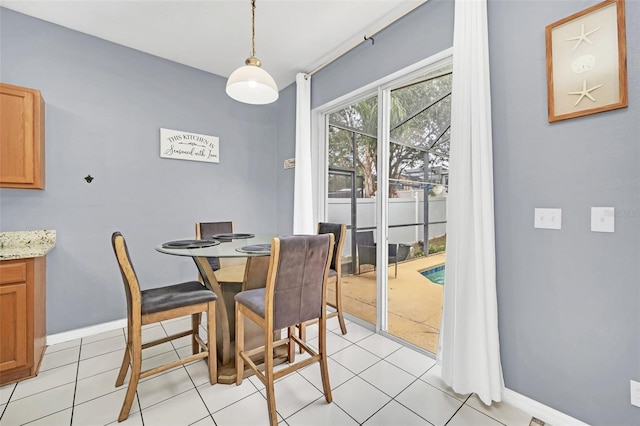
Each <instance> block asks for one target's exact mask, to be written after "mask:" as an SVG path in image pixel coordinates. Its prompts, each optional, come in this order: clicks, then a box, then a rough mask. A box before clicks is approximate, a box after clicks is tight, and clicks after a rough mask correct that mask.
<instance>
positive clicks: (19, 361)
mask: <svg viewBox="0 0 640 426" xmlns="http://www.w3.org/2000/svg"><path fill="white" fill-rule="evenodd" d="M27 321H28V318H27V284H26V283H21V284H9V285H2V286H0V336H1V339H2V341H1V342H0V371H6V370H10V369H12V368H16V367H22V366H26V365H27Z"/></svg>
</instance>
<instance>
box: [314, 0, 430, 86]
mask: <svg viewBox="0 0 640 426" xmlns="http://www.w3.org/2000/svg"><path fill="white" fill-rule="evenodd" d="M427 1H429V0H420V1H418V3H417V4H415V5H413V6H411V7H410V8H409V9H407V10H406V11H405V12H404V13H403V14H402V15H400V16H398V17H397V18H395V19H394V20H392V21H390V22H387V23H386V24H384V25H382V26H381V27H379V28H378V29H377V30H375V31H373V32H372V33H371V34H370V35H366V34H365V36H364V38H363V39H362V40H359V41H358V42H356V43H354V44H353V45H352V46H350V47H348V48H347V49H345V50H343V51H342V52H340V53H339V54H337V55H335V56H334V57H333V58H331V59H329V60H328V61H326V62H324V63H322V64H321V65H319V66H317V67H315V68H314V69H312V70H311V71H309V72H308V73H306V74H305V79H306V78H308V77H310V76H312V75H313V74H315V73H317V72H318V71H320V70H321V69H323V68H324V67H326V66H327V65H329V64H331V63H332V62H334V61H336V60H337V59H339V58H341V57H342V56H344V55H345V54H347V53H348V52H350V51H351V50H353V49H355V48H356V47H358V46H359V45H360V44H361V43H363V42H365V41H367V40H371V43H375V40H374V38H373V37H374V36H375V35H376V34H378V33H379V32H380V31H382V30H384V29H385V28H387V27H388V26H390V25H391V24H393V23H395V22H397V21H399V20H400V19H402V18H404V17H405V16H407V15H408V14H409V13H411V12H413V11H414V10H416V9H417V8H418V7H420V6H422V5H423V4H425V3H426V2H427Z"/></svg>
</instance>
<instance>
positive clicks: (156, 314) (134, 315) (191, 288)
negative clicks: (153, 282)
mask: <svg viewBox="0 0 640 426" xmlns="http://www.w3.org/2000/svg"><path fill="white" fill-rule="evenodd" d="M111 244H112V245H113V251H114V252H115V255H116V260H117V261H118V266H119V268H120V273H121V274H122V280H123V282H124V290H125V295H126V298H127V345H126V348H125V351H124V358H123V359H122V365H121V366H120V372H119V374H118V378H117V379H116V386H117V387H118V386H121V385H122V384H123V383H124V379H125V377H126V375H127V371H128V370H129V366H131V377H130V378H129V385H128V387H127V392H126V394H125V398H124V402H123V404H122V408H121V410H120V415H119V416H118V421H120V422H121V421H123V420H125V419H127V417H129V411H130V410H131V404H132V403H133V399H134V397H135V395H136V389H137V387H138V381H139V380H140V379H144V378H145V377H148V376H151V375H153V374H157V373H160V372H162V371H166V370H169V369H171V368H175V367H177V366H179V365H183V364H188V363H190V362H193V361H196V360H198V359H202V358H206V359H207V362H208V364H209V382H210V383H211V384H215V383H216V382H217V380H218V373H217V371H218V370H217V365H218V362H217V356H216V323H215V317H216V309H215V308H216V299H217V297H216V294H215V293H214V292H213V291H212V290H211V289H209V288H207V287H205V286H204V285H203V284H202V283H200V282H198V281H188V282H183V283H179V284H173V285H168V286H165V287H157V288H151V289H148V290H140V284H139V282H138V277H137V276H136V272H135V270H134V269H133V265H132V263H131V259H130V257H129V250H128V249H127V243H126V241H125V239H124V237H123V236H122V234H121V233H120V232H114V233H113V235H112V236H111ZM202 312H206V314H207V342H206V343H205V342H204V341H203V340H202V338H201V337H200V334H199V330H200V317H201V313H202ZM186 315H191V328H190V329H189V330H186V331H183V332H181V333H177V334H173V335H171V336H168V337H163V338H161V339H157V340H153V341H151V342H147V343H145V344H142V326H143V325H146V324H152V323H156V322H159V321H164V320H168V319H172V318H178V317H182V316H186ZM184 336H191V347H192V355H191V356H188V357H185V358H183V359H179V360H176V361H173V362H170V363H168V364H164V365H161V366H156V367H154V368H151V369H149V370H146V371H141V366H142V350H143V349H146V348H149V347H152V346H155V345H159V344H161V343H165V342H168V341H171V340H174V339H179V338H181V337H184Z"/></svg>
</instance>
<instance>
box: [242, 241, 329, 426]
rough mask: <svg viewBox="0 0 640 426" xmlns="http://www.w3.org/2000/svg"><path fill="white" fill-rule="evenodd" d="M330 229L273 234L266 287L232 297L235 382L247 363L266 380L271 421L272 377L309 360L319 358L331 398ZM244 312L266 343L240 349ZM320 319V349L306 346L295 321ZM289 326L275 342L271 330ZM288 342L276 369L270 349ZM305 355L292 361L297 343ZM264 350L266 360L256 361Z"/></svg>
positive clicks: (273, 418) (273, 404)
mask: <svg viewBox="0 0 640 426" xmlns="http://www.w3.org/2000/svg"><path fill="white" fill-rule="evenodd" d="M333 245H334V236H333V234H322V235H298V236H292V237H282V238H274V239H273V240H272V243H271V259H270V263H269V272H268V274H267V286H266V288H259V289H254V290H247V291H242V292H240V293H238V294H237V295H236V296H235V300H236V353H235V355H236V375H237V376H236V377H237V379H236V384H238V385H239V384H241V383H242V379H243V375H244V369H245V364H247V365H248V367H249V368H250V370H252V371H253V372H254V373H255V374H256V377H258V379H260V381H262V383H263V384H264V385H265V388H266V393H267V408H268V411H269V421H270V424H271V425H272V426H275V425H276V424H277V423H278V418H277V414H276V402H275V392H274V381H275V380H277V379H279V378H280V377H283V376H285V375H287V374H289V373H292V372H294V371H296V370H298V369H300V368H303V367H306V366H308V365H309V364H311V363H314V362H318V363H320V374H321V378H322V386H323V390H324V396H325V399H326V401H327V402H331V400H332V397H331V387H330V385H329V372H328V369H327V348H326V343H327V342H326V339H327V309H326V294H327V291H326V290H327V277H328V274H329V267H330V266H331V257H332V255H333ZM245 318H248V319H250V320H251V321H252V322H254V323H256V324H257V325H258V326H260V327H261V328H262V329H263V331H264V345H263V346H260V347H258V348H256V349H251V350H246V351H245V349H244V346H245V343H244V323H245ZM314 319H318V320H319V334H318V341H319V342H318V347H319V349H318V351H317V352H316V351H315V350H313V349H312V348H311V347H309V346H307V344H306V342H304V341H302V340H300V339H299V338H298V337H297V336H296V334H295V327H296V325H298V324H301V323H303V322H306V321H310V320H314ZM282 329H287V337H285V338H284V339H281V340H278V341H275V342H274V333H275V332H277V331H279V330H282ZM282 345H287V349H288V352H287V353H288V361H289V365H288V366H287V367H286V368H283V369H281V370H278V371H277V372H274V370H273V364H274V360H273V355H274V349H275V348H276V347H278V346H282ZM296 345H299V346H300V347H302V348H303V349H304V350H305V351H306V352H307V353H308V354H309V355H310V357H309V358H306V359H304V360H302V361H298V362H295V363H294V361H295V346H296ZM259 354H264V363H263V364H262V366H261V367H258V364H261V362H260V361H254V360H255V356H257V355H259Z"/></svg>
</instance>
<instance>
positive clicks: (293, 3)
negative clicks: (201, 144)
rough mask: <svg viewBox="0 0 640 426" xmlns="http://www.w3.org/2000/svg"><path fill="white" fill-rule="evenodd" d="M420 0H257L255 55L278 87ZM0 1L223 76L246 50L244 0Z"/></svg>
mask: <svg viewBox="0 0 640 426" xmlns="http://www.w3.org/2000/svg"><path fill="white" fill-rule="evenodd" d="M425 1H426V0H288V1H284V0H257V6H256V23H255V25H256V37H255V44H256V56H257V57H258V58H259V59H260V60H261V61H262V67H263V68H264V69H265V70H267V71H268V72H269V73H270V74H271V75H272V76H273V78H274V79H275V80H276V83H277V84H278V87H279V88H280V89H282V88H284V87H286V86H288V85H289V84H291V83H292V82H294V81H295V75H296V73H298V72H309V71H311V70H313V69H315V68H316V67H318V66H319V65H321V64H324V63H325V62H327V61H328V60H331V59H334V58H335V56H336V55H337V54H339V53H341V52H344V51H346V50H348V49H349V48H351V47H354V46H355V45H357V44H358V43H360V42H362V41H363V40H364V36H365V35H366V36H370V35H372V34H374V33H375V32H377V31H379V30H380V29H382V28H383V27H384V26H385V25H387V24H389V23H391V22H393V21H395V20H396V19H398V18H399V17H401V16H403V15H404V14H406V13H407V12H408V11H410V10H412V9H414V8H415V7H417V6H418V5H420V4H422V3H424V2H425ZM0 5H2V6H4V7H6V8H8V9H12V10H15V11H17V12H20V13H24V14H26V15H30V16H33V17H36V18H39V19H42V20H45V21H49V22H52V23H55V24H58V25H62V26H64V27H67V28H71V29H74V30H76V31H80V32H83V33H86V34H90V35H92V36H96V37H99V38H102V39H105V40H109V41H111V42H114V43H117V44H120V45H123V46H127V47H130V48H133V49H136V50H140V51H142V52H146V53H150V54H152V55H156V56H159V57H161V58H165V59H169V60H171V61H175V62H178V63H181V64H185V65H188V66H190V67H194V68H197V69H201V70H203V71H207V72H211V73H213V74H217V75H220V76H223V77H228V76H229V75H230V74H231V73H232V72H233V70H235V69H236V68H238V67H239V66H241V65H244V60H245V59H246V58H247V57H248V56H250V54H251V2H250V0H196V1H194V0H191V1H188V0H124V1H122V0H121V1H117V0H111V1H105V0H66V1H59V0H0Z"/></svg>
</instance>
